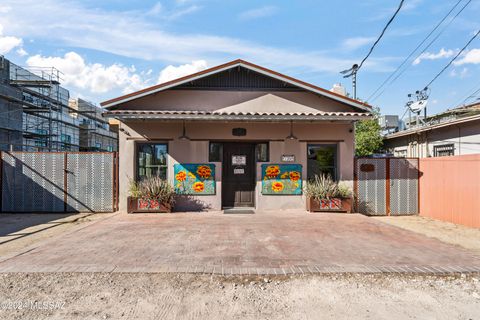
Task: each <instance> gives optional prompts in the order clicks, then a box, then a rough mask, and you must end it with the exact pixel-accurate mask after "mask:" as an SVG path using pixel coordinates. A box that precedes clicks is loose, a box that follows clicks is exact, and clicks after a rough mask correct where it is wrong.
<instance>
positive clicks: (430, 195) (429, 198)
mask: <svg viewBox="0 0 480 320" xmlns="http://www.w3.org/2000/svg"><path fill="white" fill-rule="evenodd" d="M420 172H421V173H420V215H421V216H426V217H431V218H434V219H439V220H443V221H448V222H453V223H456V224H462V225H465V226H468V227H474V228H480V154H477V155H464V156H452V157H439V158H422V159H420Z"/></svg>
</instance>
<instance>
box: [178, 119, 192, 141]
mask: <svg viewBox="0 0 480 320" xmlns="http://www.w3.org/2000/svg"><path fill="white" fill-rule="evenodd" d="M178 139H179V140H182V141H187V140H190V138H189V137H188V136H187V135H186V133H185V120H183V131H182V135H181V136H180V137H178Z"/></svg>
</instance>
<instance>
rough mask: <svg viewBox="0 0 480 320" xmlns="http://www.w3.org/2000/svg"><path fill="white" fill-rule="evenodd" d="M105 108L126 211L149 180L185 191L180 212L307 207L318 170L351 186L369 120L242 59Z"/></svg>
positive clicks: (342, 100) (360, 109) (361, 106)
mask: <svg viewBox="0 0 480 320" xmlns="http://www.w3.org/2000/svg"><path fill="white" fill-rule="evenodd" d="M102 106H103V107H105V108H106V109H107V110H108V112H107V115H108V116H109V117H113V118H116V119H118V120H120V130H119V152H120V168H121V174H120V177H119V183H120V209H121V210H124V211H126V209H127V195H128V181H129V179H131V178H133V179H137V180H141V179H142V178H144V177H149V176H160V177H162V178H165V179H167V180H168V181H170V182H171V183H172V184H173V185H174V187H175V188H176V190H177V193H180V194H183V196H178V198H177V202H176V205H175V208H176V210H179V211H185V210H220V209H222V208H229V207H255V208H257V209H289V208H290V209H292V208H302V207H303V208H304V207H305V197H304V196H303V192H302V187H303V186H304V184H305V181H306V180H307V179H308V178H312V177H314V176H315V175H316V174H319V173H328V174H331V175H332V176H333V177H334V178H335V179H336V180H341V181H345V183H347V184H349V185H350V186H352V185H353V158H354V122H355V121H357V120H360V119H366V118H369V117H370V116H371V107H370V106H368V105H367V104H365V103H362V102H359V101H357V100H353V99H350V98H348V97H346V96H343V95H340V94H337V93H333V92H330V91H328V90H325V89H322V88H319V87H317V86H314V85H312V84H309V83H306V82H302V81H300V80H296V79H294V78H291V77H288V76H286V75H282V74H280V73H277V72H274V71H271V70H268V69H266V68H263V67H261V66H258V65H254V64H252V63H249V62H246V61H243V60H235V61H232V62H229V63H226V64H224V65H220V66H217V67H214V68H210V69H207V70H204V71H202V72H199V73H195V74H192V75H189V76H186V77H183V78H180V79H177V80H173V81H169V82H166V83H163V84H159V85H156V86H153V87H150V88H146V89H144V90H140V91H138V92H134V93H131V94H128V95H125V96H121V97H118V98H115V99H111V100H108V101H105V102H103V103H102ZM213 177H214V178H213ZM211 179H214V180H211ZM276 179H278V180H276Z"/></svg>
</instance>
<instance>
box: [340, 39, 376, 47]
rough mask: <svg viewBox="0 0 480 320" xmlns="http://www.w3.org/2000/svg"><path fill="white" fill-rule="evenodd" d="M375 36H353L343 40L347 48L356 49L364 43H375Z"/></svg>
mask: <svg viewBox="0 0 480 320" xmlns="http://www.w3.org/2000/svg"><path fill="white" fill-rule="evenodd" d="M375 39H376V38H375V37H353V38H347V39H345V40H343V43H342V46H343V47H344V48H345V49H347V50H355V49H358V48H360V47H363V46H364V45H367V44H370V43H373V41H375Z"/></svg>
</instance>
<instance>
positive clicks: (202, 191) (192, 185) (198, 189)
mask: <svg viewBox="0 0 480 320" xmlns="http://www.w3.org/2000/svg"><path fill="white" fill-rule="evenodd" d="M173 171H174V174H175V182H174V187H175V192H176V193H177V194H185V195H197V196H198V195H214V194H215V165H214V164H194V163H182V164H175V165H174V166H173Z"/></svg>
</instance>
